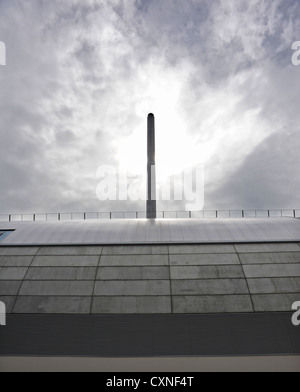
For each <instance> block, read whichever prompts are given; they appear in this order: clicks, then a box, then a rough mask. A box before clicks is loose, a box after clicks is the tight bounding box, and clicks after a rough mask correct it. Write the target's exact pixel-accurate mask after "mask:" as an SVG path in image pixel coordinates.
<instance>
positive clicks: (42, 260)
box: [32, 256, 99, 267]
mask: <svg viewBox="0 0 300 392" xmlns="http://www.w3.org/2000/svg"><path fill="white" fill-rule="evenodd" d="M98 262H99V256H36V257H35V258H34V261H33V263H32V266H33V267H97V266H98Z"/></svg>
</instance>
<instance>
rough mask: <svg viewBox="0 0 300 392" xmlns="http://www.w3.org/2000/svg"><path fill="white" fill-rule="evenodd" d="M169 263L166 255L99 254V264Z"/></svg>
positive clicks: (109, 265) (138, 264)
mask: <svg viewBox="0 0 300 392" xmlns="http://www.w3.org/2000/svg"><path fill="white" fill-rule="evenodd" d="M146 265H149V266H151V265H169V259H168V256H167V255H132V256H126V255H125V256H101V259H100V266H101V267H103V266H107V267H112V266H119V267H122V266H132V267H134V266H146Z"/></svg>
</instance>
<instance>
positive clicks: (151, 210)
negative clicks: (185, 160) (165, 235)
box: [147, 113, 156, 219]
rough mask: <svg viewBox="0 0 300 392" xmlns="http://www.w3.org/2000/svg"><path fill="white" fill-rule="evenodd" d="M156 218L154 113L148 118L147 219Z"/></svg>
mask: <svg viewBox="0 0 300 392" xmlns="http://www.w3.org/2000/svg"><path fill="white" fill-rule="evenodd" d="M155 218H156V177H155V120H154V115H153V114H152V113H150V114H148V119H147V219H155Z"/></svg>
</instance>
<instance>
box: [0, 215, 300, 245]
mask: <svg viewBox="0 0 300 392" xmlns="http://www.w3.org/2000/svg"><path fill="white" fill-rule="evenodd" d="M0 230H14V231H12V232H11V233H9V235H6V236H2V237H0V246H3V245H66V244H69V245H71V244H76V245H89V244H90V245H91V244H100V245H101V244H102V245H104V244H155V243H157V244H163V243H166V244H168V243H200V244H201V243H230V242H235V243H243V242H249V243H253V242H280V241H282V242H285V241H287V242H289V241H296V242H297V241H299V242H300V221H299V220H297V219H294V218H242V219H157V220H146V219H137V220H134V219H132V220H123V219H122V220H87V221H60V222H51V221H48V222H8V223H2V224H1V223H0Z"/></svg>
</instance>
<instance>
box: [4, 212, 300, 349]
mask: <svg viewBox="0 0 300 392" xmlns="http://www.w3.org/2000/svg"><path fill="white" fill-rule="evenodd" d="M5 230H14V231H11V232H9V231H8V232H6V233H4V234H3V235H2V236H1V237H0V301H3V302H4V304H5V305H6V311H7V326H6V327H4V328H3V329H1V334H0V356H1V355H67V356H70V355H90V356H91V355H92V356H93V355H95V356H103V357H104V356H131V355H135V356H154V355H246V354H247V355H249V354H256V355H265V354H268V355H270V354H272V355H273V354H287V353H288V354H299V353H300V343H299V342H300V339H299V332H300V330H299V328H298V329H297V328H295V327H294V326H293V324H292V323H291V306H292V304H293V303H294V302H295V301H299V298H300V297H299V295H300V291H299V287H300V235H299V234H300V221H299V220H297V219H293V218H268V219H262V218H251V219H249V218H243V219H183V220H180V219H172V220H155V221H153V220H139V219H138V220H95V221H90V220H88V221H60V222H50V221H49V222H38V221H37V222H9V223H4V224H2V226H0V232H1V231H2V232H5ZM37 331H38V333H37ZM54 336H55V339H53V337H54Z"/></svg>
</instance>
